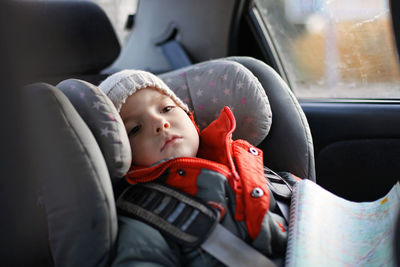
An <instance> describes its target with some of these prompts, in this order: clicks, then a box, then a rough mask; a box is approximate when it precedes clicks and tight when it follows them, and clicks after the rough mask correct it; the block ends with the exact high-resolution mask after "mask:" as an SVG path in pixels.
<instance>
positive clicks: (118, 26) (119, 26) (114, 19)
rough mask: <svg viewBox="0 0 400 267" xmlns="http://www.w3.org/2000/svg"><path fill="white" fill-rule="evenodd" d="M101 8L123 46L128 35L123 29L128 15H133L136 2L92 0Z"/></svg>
mask: <svg viewBox="0 0 400 267" xmlns="http://www.w3.org/2000/svg"><path fill="white" fill-rule="evenodd" d="M92 1H93V2H95V3H97V4H98V5H99V6H101V7H102V8H103V10H104V11H105V12H106V14H107V16H108V18H109V19H110V21H111V23H112V24H113V26H114V30H115V32H116V34H117V36H118V39H119V41H120V43H121V44H122V45H123V44H124V43H125V42H126V40H127V38H128V35H129V30H127V29H126V28H125V24H126V21H127V19H128V15H130V14H135V13H136V8H137V2H138V0H92Z"/></svg>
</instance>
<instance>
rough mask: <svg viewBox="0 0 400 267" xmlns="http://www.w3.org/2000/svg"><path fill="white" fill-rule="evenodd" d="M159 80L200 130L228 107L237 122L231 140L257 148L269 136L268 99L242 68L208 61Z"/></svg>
mask: <svg viewBox="0 0 400 267" xmlns="http://www.w3.org/2000/svg"><path fill="white" fill-rule="evenodd" d="M160 78H162V79H163V80H164V81H165V83H166V84H167V85H168V86H169V87H170V88H171V89H172V90H173V91H174V92H175V93H176V95H177V96H178V97H179V98H181V99H182V100H183V101H184V102H185V103H186V104H187V105H188V106H189V109H191V110H193V111H194V117H195V120H196V122H197V124H198V126H199V128H200V129H201V130H202V129H203V128H205V127H206V126H208V125H209V124H210V123H211V122H212V121H213V120H215V119H216V118H217V117H218V116H219V114H220V112H221V110H222V108H223V107H224V106H229V107H230V108H231V110H232V111H233V113H234V115H235V117H236V122H237V125H236V130H235V132H234V133H233V139H245V140H247V141H249V142H250V143H252V144H253V145H258V144H259V143H261V141H262V140H264V138H265V137H266V136H267V135H268V132H269V129H270V127H271V123H272V116H273V114H272V113H271V108H270V104H269V101H268V97H267V95H266V94H265V90H264V88H263V87H262V85H261V83H260V82H259V81H258V79H257V77H256V76H254V75H253V73H251V72H250V71H249V70H248V69H246V68H245V67H243V65H241V64H238V63H236V62H233V61H229V60H225V59H217V60H210V61H205V62H202V63H199V64H196V65H192V66H190V67H186V68H182V69H179V70H176V71H172V72H168V73H165V74H162V75H160Z"/></svg>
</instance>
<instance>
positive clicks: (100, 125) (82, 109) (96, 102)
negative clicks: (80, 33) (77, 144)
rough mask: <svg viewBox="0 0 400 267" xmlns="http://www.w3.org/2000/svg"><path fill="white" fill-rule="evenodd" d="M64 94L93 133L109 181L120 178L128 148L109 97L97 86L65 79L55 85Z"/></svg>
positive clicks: (128, 157) (127, 161) (128, 160)
mask: <svg viewBox="0 0 400 267" xmlns="http://www.w3.org/2000/svg"><path fill="white" fill-rule="evenodd" d="M57 88H59V89H60V90H61V91H63V93H64V94H65V95H66V96H67V97H68V99H69V100H70V101H71V103H72V104H73V105H74V107H75V109H76V110H77V111H78V113H79V115H80V116H81V117H82V118H83V120H84V121H85V122H86V124H87V125H88V126H89V128H90V130H91V132H92V133H93V135H94V136H95V138H96V140H97V142H98V144H99V146H100V149H101V152H102V153H103V156H104V158H105V160H106V163H107V168H108V171H109V172H110V175H111V179H112V181H113V182H116V181H118V180H119V179H121V178H122V177H123V176H124V175H125V174H126V173H127V172H128V169H129V167H130V164H131V159H132V156H131V149H130V145H129V139H128V136H127V134H126V130H125V127H124V123H123V122H122V119H121V117H120V116H119V113H118V111H117V109H116V108H115V107H114V105H113V103H112V102H111V100H110V99H109V98H108V97H107V96H106V95H105V94H104V93H103V91H101V90H100V89H99V88H98V87H96V86H94V85H92V84H90V83H88V82H85V81H81V80H76V79H69V80H66V81H62V82H61V83H59V84H58V85H57Z"/></svg>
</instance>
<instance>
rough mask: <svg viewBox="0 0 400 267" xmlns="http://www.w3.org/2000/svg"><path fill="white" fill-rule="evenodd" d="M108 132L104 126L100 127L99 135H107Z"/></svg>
mask: <svg viewBox="0 0 400 267" xmlns="http://www.w3.org/2000/svg"><path fill="white" fill-rule="evenodd" d="M109 133H111V131H110V130H108V128H107V127H106V128H102V129H101V135H103V136H107V135H108V134H109Z"/></svg>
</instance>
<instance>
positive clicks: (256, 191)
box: [99, 70, 287, 266]
mask: <svg viewBox="0 0 400 267" xmlns="http://www.w3.org/2000/svg"><path fill="white" fill-rule="evenodd" d="M99 87H100V88H101V89H102V90H103V91H104V92H105V93H106V94H107V96H108V97H109V98H110V99H111V101H112V102H113V103H114V105H115V106H116V108H117V110H118V111H119V113H120V115H121V117H122V120H123V122H124V125H125V127H126V130H127V133H128V136H129V140H130V144H131V150H132V167H131V169H130V171H129V172H128V174H127V176H126V179H127V181H128V182H129V183H131V184H138V183H143V182H150V181H154V182H162V183H165V184H167V185H169V186H172V187H174V188H176V189H178V190H181V191H183V192H186V193H188V194H190V195H193V196H196V197H197V198H200V199H202V200H203V201H204V202H207V203H210V205H216V206H217V207H218V209H219V210H220V213H221V214H222V215H223V217H222V219H221V221H220V223H221V224H222V225H223V226H224V227H225V228H227V229H228V230H229V231H231V232H232V233H234V234H235V235H236V236H238V237H240V238H241V239H243V240H245V241H247V243H249V244H250V245H251V246H253V247H254V248H256V249H257V250H259V251H260V252H261V253H263V254H264V255H266V256H267V257H269V258H282V257H283V256H284V252H285V248H286V240H287V224H286V222H285V220H284V219H283V218H282V217H281V216H280V215H279V213H278V212H277V208H276V204H275V201H274V199H273V196H272V194H271V193H270V190H269V189H268V187H267V183H266V180H265V176H264V166H263V157H262V151H261V150H259V149H258V148H256V147H253V146H252V145H251V144H250V143H248V142H247V141H245V140H235V141H234V140H232V139H231V136H232V133H233V131H234V129H235V125H236V121H235V117H234V115H233V113H232V112H231V110H230V109H229V108H228V107H225V108H224V109H223V110H222V111H221V115H220V117H219V118H218V119H216V120H215V121H213V122H212V123H211V124H210V125H209V126H208V127H206V128H205V129H204V130H202V131H201V132H200V131H199V129H198V127H197V126H196V124H195V122H194V119H193V116H192V113H190V112H189V109H188V107H187V106H186V105H185V104H184V103H183V102H182V101H181V100H180V99H179V98H178V97H177V96H176V95H175V94H174V93H173V92H172V91H171V89H170V88H169V87H168V86H167V85H166V84H165V83H164V82H163V81H162V80H161V79H159V78H158V77H156V76H155V75H153V74H151V73H148V72H144V71H138V70H125V71H121V72H119V73H116V74H114V75H112V76H110V77H109V78H107V79H106V80H105V81H103V82H102V83H101V84H100V86H99ZM160 177H162V179H161V178H160ZM114 263H115V264H116V265H119V264H128V265H132V266H138V265H140V264H144V265H146V264H154V265H162V266H180V265H187V266H221V265H223V264H222V263H220V262H218V261H217V260H216V259H215V258H213V257H212V256H211V255H208V254H207V253H206V252H204V251H203V250H201V248H185V247H182V246H180V245H178V244H176V243H175V242H174V241H173V240H170V239H169V238H168V237H165V236H163V235H162V234H161V233H160V232H159V231H158V230H156V229H155V228H152V227H151V226H149V225H147V224H145V223H143V222H140V221H138V220H135V219H132V218H128V217H125V216H120V217H119V240H118V247H117V253H116V259H115V261H114Z"/></svg>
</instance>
